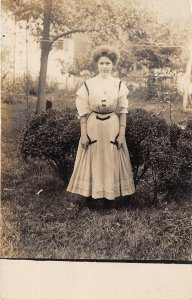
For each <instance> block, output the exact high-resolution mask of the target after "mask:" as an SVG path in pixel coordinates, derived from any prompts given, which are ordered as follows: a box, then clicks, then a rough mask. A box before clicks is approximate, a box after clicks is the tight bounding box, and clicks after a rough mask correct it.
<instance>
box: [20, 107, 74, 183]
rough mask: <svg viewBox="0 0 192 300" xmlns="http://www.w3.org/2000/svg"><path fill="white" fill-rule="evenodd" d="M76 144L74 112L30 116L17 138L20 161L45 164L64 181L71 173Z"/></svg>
mask: <svg viewBox="0 0 192 300" xmlns="http://www.w3.org/2000/svg"><path fill="white" fill-rule="evenodd" d="M78 141H79V124H78V119H77V117H76V116H75V113H74V111H72V110H69V109H66V110H64V111H62V112H58V111H54V110H51V109H50V110H48V111H46V112H42V113H40V114H38V115H36V116H34V117H33V118H32V119H31V120H30V121H29V123H28V124H27V125H26V127H25V128H24V130H23V132H22V135H21V143H20V151H21V154H22V157H23V158H28V157H30V158H39V159H42V160H45V161H46V162H48V163H49V164H50V165H51V166H52V167H54V168H55V170H56V171H57V172H58V173H59V175H60V176H61V178H62V179H63V180H64V181H66V180H67V179H68V176H69V174H70V173H71V170H72V167H73V163H74V157H75V153H76V149H77V145H78Z"/></svg>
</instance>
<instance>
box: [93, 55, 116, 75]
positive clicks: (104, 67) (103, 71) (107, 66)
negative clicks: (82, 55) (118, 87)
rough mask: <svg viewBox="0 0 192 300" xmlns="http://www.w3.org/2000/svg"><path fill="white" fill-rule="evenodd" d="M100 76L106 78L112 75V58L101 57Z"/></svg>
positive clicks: (99, 64)
mask: <svg viewBox="0 0 192 300" xmlns="http://www.w3.org/2000/svg"><path fill="white" fill-rule="evenodd" d="M97 66H98V71H99V74H100V75H101V76H102V77H103V78H105V77H107V76H108V75H110V74H111V71H112V68H113V63H112V61H111V60H110V58H108V57H106V56H101V57H100V59H99V60H98V63H97Z"/></svg>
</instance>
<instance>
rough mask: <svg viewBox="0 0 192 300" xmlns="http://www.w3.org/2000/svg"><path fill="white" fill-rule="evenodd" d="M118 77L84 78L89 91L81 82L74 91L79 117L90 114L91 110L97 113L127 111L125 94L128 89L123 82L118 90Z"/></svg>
mask: <svg viewBox="0 0 192 300" xmlns="http://www.w3.org/2000/svg"><path fill="white" fill-rule="evenodd" d="M119 83H120V79H119V78H114V77H112V76H109V77H108V78H107V79H103V78H101V77H100V76H99V75H97V76H95V77H93V78H90V79H88V80H86V84H87V87H88V90H89V93H88V91H87V89H86V87H85V84H83V85H82V86H81V87H80V88H79V89H78V90H77V92H76V94H77V98H76V107H77V111H78V115H79V118H80V117H82V116H84V115H86V114H90V113H91V111H95V112H97V113H109V112H112V111H115V112H116V113H127V112H128V100H127V95H128V93H129V90H128V89H127V87H126V85H125V84H124V82H122V83H121V86H120V90H119Z"/></svg>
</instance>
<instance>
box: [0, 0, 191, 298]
mask: <svg viewBox="0 0 192 300" xmlns="http://www.w3.org/2000/svg"><path fill="white" fill-rule="evenodd" d="M1 25H2V45H1V61H2V63H1V120H2V139H1V145H2V146H1V155H2V162H1V167H2V170H1V173H2V178H1V216H2V236H1V258H3V259H23V260H26V259H27V260H53V261H57V260H58V261H60V260H63V261H78V262H87V261H88V262H120V263H121V262H125V263H126V262H145V263H147V262H149V263H150V262H158V263H159V262H160V263H164V262H165V263H166V262H169V263H170V262H171V263H174V262H175V263H183V264H188V263H190V261H191V186H192V118H191V117H192V0H182V1H180V0H174V1H172V0H166V1H165V0H105V1H104V0H68V1H66V0H3V1H2V12H1ZM86 299H87V298H86Z"/></svg>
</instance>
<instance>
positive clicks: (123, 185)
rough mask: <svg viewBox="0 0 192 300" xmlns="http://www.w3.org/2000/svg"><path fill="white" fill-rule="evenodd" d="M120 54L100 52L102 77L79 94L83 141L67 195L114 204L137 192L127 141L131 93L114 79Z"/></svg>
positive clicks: (108, 50)
mask: <svg viewBox="0 0 192 300" xmlns="http://www.w3.org/2000/svg"><path fill="white" fill-rule="evenodd" d="M118 56H119V54H118V51H117V50H116V49H114V48H112V47H109V46H100V47H98V48H97V49H96V51H95V53H94V55H93V60H94V62H95V63H96V64H97V67H98V73H99V74H98V75H97V76H95V77H93V78H90V79H88V80H86V82H84V84H83V85H82V86H81V88H80V89H79V90H78V91H77V98H76V106H77V110H78V114H79V118H80V127H81V138H80V142H79V146H78V150H77V156H76V160H75V166H74V171H73V174H72V177H71V179H70V182H69V185H68V188H67V191H70V192H72V193H76V194H80V195H83V196H85V197H90V196H91V197H92V199H102V198H105V199H107V200H114V199H115V198H116V197H119V196H125V195H131V194H133V193H134V192H135V186H134V182H133V176H132V169H131V164H130V158H129V153H128V149H127V145H126V140H125V129H126V114H127V109H128V100H127V95H128V89H127V87H126V86H125V84H124V83H123V82H121V81H120V79H119V78H114V77H112V76H111V72H112V69H113V67H114V66H115V65H116V63H117V60H118Z"/></svg>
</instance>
